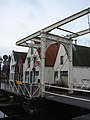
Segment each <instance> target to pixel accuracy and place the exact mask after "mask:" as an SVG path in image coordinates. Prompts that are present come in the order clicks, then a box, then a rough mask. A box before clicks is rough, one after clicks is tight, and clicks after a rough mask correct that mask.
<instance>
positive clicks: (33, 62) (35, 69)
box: [23, 48, 54, 83]
mask: <svg viewBox="0 0 90 120" xmlns="http://www.w3.org/2000/svg"><path fill="white" fill-rule="evenodd" d="M40 53H41V49H40V48H38V49H35V48H29V50H28V54H27V57H26V60H25V64H24V66H23V82H25V83H37V82H39V81H40V76H41V72H40V71H41V59H40ZM46 53H47V55H46V58H47V59H46V63H45V71H46V72H45V78H46V79H45V83H48V80H50V79H51V83H52V82H53V79H54V75H53V74H52V73H54V67H53V65H52V64H53V63H52V62H50V58H48V56H49V55H48V53H49V52H46ZM51 60H52V59H51Z"/></svg>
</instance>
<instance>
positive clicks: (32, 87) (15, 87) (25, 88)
mask: <svg viewBox="0 0 90 120" xmlns="http://www.w3.org/2000/svg"><path fill="white" fill-rule="evenodd" d="M1 89H5V90H6V91H9V92H13V93H16V94H20V95H24V96H28V97H29V98H30V99H31V98H33V97H39V95H40V94H39V89H40V85H38V84H37V85H36V84H27V83H20V84H16V81H11V80H9V81H8V82H3V83H2V86H1Z"/></svg>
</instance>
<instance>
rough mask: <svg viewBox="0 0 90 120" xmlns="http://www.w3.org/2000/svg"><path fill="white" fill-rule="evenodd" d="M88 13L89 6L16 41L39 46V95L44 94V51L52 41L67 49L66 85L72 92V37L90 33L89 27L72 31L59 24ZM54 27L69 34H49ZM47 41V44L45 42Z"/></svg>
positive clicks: (22, 44)
mask: <svg viewBox="0 0 90 120" xmlns="http://www.w3.org/2000/svg"><path fill="white" fill-rule="evenodd" d="M89 13H90V7H89V8H87V9H84V10H82V11H80V12H78V13H76V14H73V15H71V16H69V17H67V18H65V19H63V20H61V21H58V22H56V23H54V24H52V25H50V26H48V27H46V28H44V29H42V30H40V31H37V32H35V33H33V34H31V35H29V36H27V37H25V38H23V39H21V40H19V41H17V42H16V45H17V46H24V47H38V46H39V47H40V46H41V66H42V67H41V95H42V96H43V95H44V91H45V76H44V71H45V51H46V49H47V47H46V46H47V45H48V46H49V45H50V44H52V42H60V43H63V45H64V47H65V48H66V50H67V56H68V58H69V74H68V87H69V92H70V93H73V80H72V68H73V66H72V41H73V40H72V39H73V38H75V37H78V36H82V35H84V34H88V33H90V28H89V29H85V30H82V31H78V32H76V33H73V32H71V31H68V30H64V29H61V28H60V26H62V25H65V24H67V23H69V22H71V21H73V20H76V19H78V18H80V17H82V16H84V15H86V14H89ZM54 29H60V30H63V31H67V32H70V33H71V34H70V35H66V36H65V37H61V36H58V35H55V34H51V33H50V32H51V31H52V30H54ZM28 41H37V42H40V44H30V43H27V42H28ZM47 41H48V42H47ZM47 43H48V44H47Z"/></svg>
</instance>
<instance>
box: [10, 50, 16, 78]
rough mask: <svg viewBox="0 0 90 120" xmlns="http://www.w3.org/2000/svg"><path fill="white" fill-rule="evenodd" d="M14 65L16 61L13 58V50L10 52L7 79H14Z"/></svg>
mask: <svg viewBox="0 0 90 120" xmlns="http://www.w3.org/2000/svg"><path fill="white" fill-rule="evenodd" d="M15 65H16V61H15V59H14V55H13V52H12V54H11V61H10V76H9V80H14V74H15Z"/></svg>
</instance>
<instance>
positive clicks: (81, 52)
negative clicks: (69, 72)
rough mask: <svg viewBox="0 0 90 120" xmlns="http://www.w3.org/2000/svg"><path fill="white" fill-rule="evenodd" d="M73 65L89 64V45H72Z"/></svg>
mask: <svg viewBox="0 0 90 120" xmlns="http://www.w3.org/2000/svg"><path fill="white" fill-rule="evenodd" d="M73 66H86V67H87V66H90V47H86V46H79V45H73Z"/></svg>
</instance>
